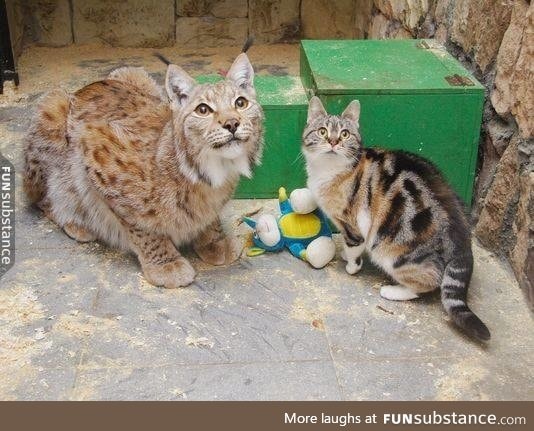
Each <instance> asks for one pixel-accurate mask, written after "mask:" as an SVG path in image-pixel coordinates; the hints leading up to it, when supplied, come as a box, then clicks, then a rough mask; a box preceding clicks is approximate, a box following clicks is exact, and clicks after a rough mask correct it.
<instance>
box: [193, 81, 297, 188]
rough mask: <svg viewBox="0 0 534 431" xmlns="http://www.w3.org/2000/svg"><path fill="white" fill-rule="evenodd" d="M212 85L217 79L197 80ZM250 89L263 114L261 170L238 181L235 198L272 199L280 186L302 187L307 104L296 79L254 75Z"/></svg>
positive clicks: (256, 169) (257, 168)
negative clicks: (253, 91)
mask: <svg viewBox="0 0 534 431" xmlns="http://www.w3.org/2000/svg"><path fill="white" fill-rule="evenodd" d="M197 79H198V81H199V82H214V81H216V80H218V79H221V77H220V76H216V75H209V76H201V77H198V78H197ZM254 86H255V88H256V93H257V96H258V101H259V102H260V104H261V105H262V107H263V111H264V114H265V122H264V128H265V144H264V150H263V158H262V164H261V166H258V167H256V168H255V170H254V174H253V175H254V176H253V177H252V178H251V179H246V178H242V179H241V181H240V182H239V186H238V188H237V191H236V193H235V197H236V198H275V197H276V196H278V188H279V187H280V186H284V187H287V188H288V190H292V189H294V188H297V187H303V186H304V185H305V184H306V177H305V173H304V162H303V159H302V156H301V154H300V142H301V136H302V131H303V130H304V125H305V124H306V115H307V110H308V100H307V98H306V93H305V91H304V88H303V87H302V84H301V80H300V78H299V77H296V76H266V75H256V77H255V78H254Z"/></svg>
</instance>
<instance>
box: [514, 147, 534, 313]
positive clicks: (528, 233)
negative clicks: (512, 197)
mask: <svg viewBox="0 0 534 431" xmlns="http://www.w3.org/2000/svg"><path fill="white" fill-rule="evenodd" d="M530 152H531V153H532V149H531V150H530ZM529 155H530V154H529ZM519 196H520V197H519V204H518V207H517V214H516V218H515V221H514V225H513V231H514V234H515V237H516V238H517V242H516V244H515V247H514V248H513V249H512V251H511V253H510V262H511V264H512V268H513V269H514V272H515V275H516V278H517V281H518V282H519V285H520V286H521V288H522V289H523V290H524V291H525V293H526V295H527V298H528V301H529V303H530V306H531V307H533V308H534V172H525V173H524V174H523V175H521V177H520V179H519Z"/></svg>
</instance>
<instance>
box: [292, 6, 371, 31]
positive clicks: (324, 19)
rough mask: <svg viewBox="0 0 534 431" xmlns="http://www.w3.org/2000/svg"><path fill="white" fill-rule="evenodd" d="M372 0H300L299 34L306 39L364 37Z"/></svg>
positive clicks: (369, 17)
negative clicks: (333, 0) (300, 29)
mask: <svg viewBox="0 0 534 431" xmlns="http://www.w3.org/2000/svg"><path fill="white" fill-rule="evenodd" d="M372 6H373V0H341V1H336V2H331V1H328V0H302V3H301V20H302V35H303V37H305V38H307V39H342V38H354V39H359V38H364V37H365V35H366V34H367V31H368V27H369V23H370V19H371V9H372Z"/></svg>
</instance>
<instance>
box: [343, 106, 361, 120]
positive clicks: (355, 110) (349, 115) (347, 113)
mask: <svg viewBox="0 0 534 431" xmlns="http://www.w3.org/2000/svg"><path fill="white" fill-rule="evenodd" d="M341 116H342V117H343V118H346V119H347V120H349V121H352V122H353V123H356V124H357V123H358V122H359V121H360V102H359V101H358V100H353V101H352V102H350V103H349V106H347V107H346V108H345V110H344V111H343V114H341Z"/></svg>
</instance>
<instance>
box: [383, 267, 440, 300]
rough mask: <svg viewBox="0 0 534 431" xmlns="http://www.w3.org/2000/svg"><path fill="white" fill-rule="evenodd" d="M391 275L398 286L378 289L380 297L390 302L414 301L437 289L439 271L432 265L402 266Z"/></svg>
mask: <svg viewBox="0 0 534 431" xmlns="http://www.w3.org/2000/svg"><path fill="white" fill-rule="evenodd" d="M391 275H392V277H393V278H394V279H395V281H397V282H398V283H399V284H398V285H387V286H382V287H381V289H380V296H382V297H383V298H386V299H389V300H391V301H409V300H411V299H416V298H418V297H419V296H420V295H421V294H423V293H427V292H431V291H433V290H435V289H437V288H438V287H439V278H440V276H439V271H438V269H437V268H435V267H434V266H433V265H424V264H421V265H415V264H414V265H412V264H408V265H403V266H401V267H400V268H398V269H397V270H396V271H394V272H393V274H391Z"/></svg>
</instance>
